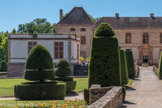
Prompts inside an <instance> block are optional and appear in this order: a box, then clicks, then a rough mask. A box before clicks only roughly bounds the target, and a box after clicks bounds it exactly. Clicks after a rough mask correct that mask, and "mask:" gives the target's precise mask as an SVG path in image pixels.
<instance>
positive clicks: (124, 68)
mask: <svg viewBox="0 0 162 108" xmlns="http://www.w3.org/2000/svg"><path fill="white" fill-rule="evenodd" d="M120 61H121V78H122V85H126V84H128V81H129V78H128V68H127V61H126V55H125V51H124V50H120Z"/></svg>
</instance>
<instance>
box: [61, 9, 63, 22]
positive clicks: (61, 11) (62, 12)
mask: <svg viewBox="0 0 162 108" xmlns="http://www.w3.org/2000/svg"><path fill="white" fill-rule="evenodd" d="M62 19H63V10H62V9H60V21H61V20H62Z"/></svg>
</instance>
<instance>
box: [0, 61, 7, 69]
mask: <svg viewBox="0 0 162 108" xmlns="http://www.w3.org/2000/svg"><path fill="white" fill-rule="evenodd" d="M0 72H7V63H6V62H5V61H4V60H3V61H1V62H0Z"/></svg>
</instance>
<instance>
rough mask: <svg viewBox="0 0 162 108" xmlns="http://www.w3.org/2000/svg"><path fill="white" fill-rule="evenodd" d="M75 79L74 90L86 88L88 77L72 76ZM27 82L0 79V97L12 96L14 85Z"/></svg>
mask: <svg viewBox="0 0 162 108" xmlns="http://www.w3.org/2000/svg"><path fill="white" fill-rule="evenodd" d="M74 80H76V81H77V86H76V89H75V91H77V92H78V91H83V89H84V88H88V78H74ZM21 82H27V80H24V79H0V97H8V96H14V85H17V84H21Z"/></svg>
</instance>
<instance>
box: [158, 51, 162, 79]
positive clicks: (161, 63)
mask: <svg viewBox="0 0 162 108" xmlns="http://www.w3.org/2000/svg"><path fill="white" fill-rule="evenodd" d="M159 78H160V79H162V53H161V54H160V61H159Z"/></svg>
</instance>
